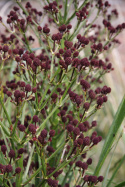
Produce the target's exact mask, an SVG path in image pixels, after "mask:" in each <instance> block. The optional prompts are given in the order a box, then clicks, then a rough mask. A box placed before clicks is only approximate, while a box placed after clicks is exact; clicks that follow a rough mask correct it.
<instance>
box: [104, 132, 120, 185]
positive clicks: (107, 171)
mask: <svg viewBox="0 0 125 187" xmlns="http://www.w3.org/2000/svg"><path fill="white" fill-rule="evenodd" d="M121 136H122V133H121V134H120V136H119V137H118V140H117V142H116V144H115V146H114V150H113V153H112V155H111V158H110V161H109V164H108V167H107V169H106V174H105V177H104V181H103V184H102V187H105V186H106V183H107V179H108V174H109V169H110V167H111V163H112V159H113V156H114V153H115V150H116V147H117V145H118V142H119V140H120V138H121Z"/></svg>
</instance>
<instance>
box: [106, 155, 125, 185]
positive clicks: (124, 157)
mask: <svg viewBox="0 0 125 187" xmlns="http://www.w3.org/2000/svg"><path fill="white" fill-rule="evenodd" d="M124 160H125V155H124V156H123V158H122V159H121V161H120V163H119V164H118V166H117V167H116V169H115V171H114V173H113V175H112V177H111V178H110V180H109V182H108V184H107V186H106V187H109V186H110V184H111V182H112V180H113V179H114V177H115V175H116V173H117V171H118V170H119V168H120V167H121V165H122V164H123V162H124Z"/></svg>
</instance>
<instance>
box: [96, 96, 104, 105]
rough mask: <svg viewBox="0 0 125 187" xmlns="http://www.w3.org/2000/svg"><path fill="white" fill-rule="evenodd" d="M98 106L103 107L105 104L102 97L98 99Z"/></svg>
mask: <svg viewBox="0 0 125 187" xmlns="http://www.w3.org/2000/svg"><path fill="white" fill-rule="evenodd" d="M97 104H98V106H101V105H102V104H103V98H102V97H98V99H97Z"/></svg>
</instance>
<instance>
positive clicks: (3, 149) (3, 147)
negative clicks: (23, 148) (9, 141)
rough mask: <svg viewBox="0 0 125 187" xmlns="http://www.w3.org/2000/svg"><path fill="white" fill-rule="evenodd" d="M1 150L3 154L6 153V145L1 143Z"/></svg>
mask: <svg viewBox="0 0 125 187" xmlns="http://www.w3.org/2000/svg"><path fill="white" fill-rule="evenodd" d="M1 151H2V152H3V154H5V153H6V151H7V147H6V145H2V146H1Z"/></svg>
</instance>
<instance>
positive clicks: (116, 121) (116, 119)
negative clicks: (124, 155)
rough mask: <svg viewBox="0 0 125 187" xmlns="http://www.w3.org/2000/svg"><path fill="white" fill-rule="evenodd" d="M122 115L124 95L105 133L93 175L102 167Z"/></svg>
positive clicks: (124, 107) (124, 111) (124, 106)
mask: <svg viewBox="0 0 125 187" xmlns="http://www.w3.org/2000/svg"><path fill="white" fill-rule="evenodd" d="M124 117H125V96H124V97H123V99H122V101H121V103H120V105H119V108H118V110H117V112H116V115H115V117H114V121H113V123H112V125H111V127H110V130H109V133H108V135H107V138H106V141H105V143H104V146H103V148H102V152H101V155H100V159H99V162H98V165H97V167H96V169H95V172H94V175H98V174H99V172H100V170H101V168H102V165H103V163H104V161H105V159H106V157H107V155H108V153H109V152H110V149H111V146H112V144H113V142H114V140H115V136H116V134H117V133H118V130H119V128H120V126H121V123H122V121H123V119H124Z"/></svg>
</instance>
